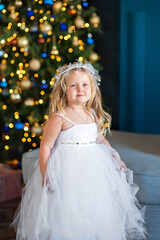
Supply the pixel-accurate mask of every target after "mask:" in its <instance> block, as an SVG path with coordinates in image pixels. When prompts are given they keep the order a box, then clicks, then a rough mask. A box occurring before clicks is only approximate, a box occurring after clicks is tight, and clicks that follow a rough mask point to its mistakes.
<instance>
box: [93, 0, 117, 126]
mask: <svg viewBox="0 0 160 240" xmlns="http://www.w3.org/2000/svg"><path fill="white" fill-rule="evenodd" d="M89 3H90V5H92V6H95V7H96V8H97V14H98V15H99V16H100V18H101V23H102V27H103V34H96V35H94V39H95V47H96V48H95V50H96V51H97V53H98V54H99V55H100V56H101V59H100V63H101V65H102V66H103V71H101V73H100V74H101V77H102V82H101V86H100V88H101V92H102V98H103V103H104V105H105V106H106V108H105V110H107V111H109V113H110V114H111V115H112V129H118V128H119V123H118V121H119V14H120V10H119V0H100V1H97V0H90V1H89Z"/></svg>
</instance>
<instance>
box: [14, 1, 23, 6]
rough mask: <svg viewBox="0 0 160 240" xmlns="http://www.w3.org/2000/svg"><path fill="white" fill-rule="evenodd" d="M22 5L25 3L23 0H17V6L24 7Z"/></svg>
mask: <svg viewBox="0 0 160 240" xmlns="http://www.w3.org/2000/svg"><path fill="white" fill-rule="evenodd" d="M22 5H23V3H22V1H21V0H16V1H15V6H16V7H17V8H20V7H22Z"/></svg>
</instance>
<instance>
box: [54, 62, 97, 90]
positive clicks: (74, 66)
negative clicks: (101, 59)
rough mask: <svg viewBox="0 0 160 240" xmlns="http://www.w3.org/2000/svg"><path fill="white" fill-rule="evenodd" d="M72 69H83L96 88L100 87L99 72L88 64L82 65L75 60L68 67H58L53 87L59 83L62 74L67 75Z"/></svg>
mask: <svg viewBox="0 0 160 240" xmlns="http://www.w3.org/2000/svg"><path fill="white" fill-rule="evenodd" d="M73 69H78V70H80V69H85V70H86V71H87V72H88V73H89V74H90V75H91V77H92V79H93V81H94V82H95V84H96V86H99V85H100V82H101V78H100V75H99V71H98V70H97V69H95V68H94V67H93V66H92V65H91V64H90V63H89V62H86V63H82V62H81V61H79V60H77V62H76V63H69V64H68V65H66V66H63V67H60V68H58V69H57V70H56V74H55V84H54V86H56V84H57V83H58V82H59V81H60V79H61V77H62V75H63V74H64V73H69V72H70V71H71V70H73ZM54 86H53V87H54Z"/></svg>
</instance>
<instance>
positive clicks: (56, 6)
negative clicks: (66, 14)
mask: <svg viewBox="0 0 160 240" xmlns="http://www.w3.org/2000/svg"><path fill="white" fill-rule="evenodd" d="M61 8H62V2H61V1H56V2H54V4H53V10H54V11H55V12H59V11H60V10H61Z"/></svg>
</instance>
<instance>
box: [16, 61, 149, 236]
mask: <svg viewBox="0 0 160 240" xmlns="http://www.w3.org/2000/svg"><path fill="white" fill-rule="evenodd" d="M55 80H56V82H55V85H54V88H53V93H52V96H51V101H50V112H49V120H48V121H47V123H46V124H45V126H44V131H43V136H42V141H41V145H40V151H39V159H38V160H37V163H36V166H35V167H36V169H35V171H34V174H33V175H32V176H31V177H30V179H29V181H28V183H27V185H26V187H25V189H24V190H23V198H22V201H21V205H20V210H19V211H18V214H17V216H16V218H15V220H14V223H13V224H14V225H17V238H16V239H18V240H144V239H146V230H145V226H144V224H145V222H144V219H143V217H142V213H141V211H140V210H139V209H140V205H139V203H138V201H137V199H136V197H135V194H136V192H137V189H138V187H137V186H136V185H134V184H133V182H132V177H133V173H132V171H131V170H129V169H127V168H126V166H125V164H124V163H123V162H122V161H121V159H120V157H119V155H118V153H117V152H116V151H115V150H114V149H113V148H112V147H111V146H110V144H109V142H108V141H107V140H106V139H105V138H104V136H103V134H104V132H105V129H106V128H105V126H104V125H105V121H107V122H108V124H109V129H110V122H111V117H110V115H109V114H107V113H106V112H105V111H104V110H103V109H102V106H101V94H100V89H99V87H98V82H99V75H98V71H97V70H95V69H94V68H93V66H92V65H91V64H90V63H86V64H83V63H82V62H80V61H78V62H76V63H74V64H69V65H67V66H64V67H61V68H59V69H58V70H57V74H56V75H55ZM141 210H142V209H141Z"/></svg>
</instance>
